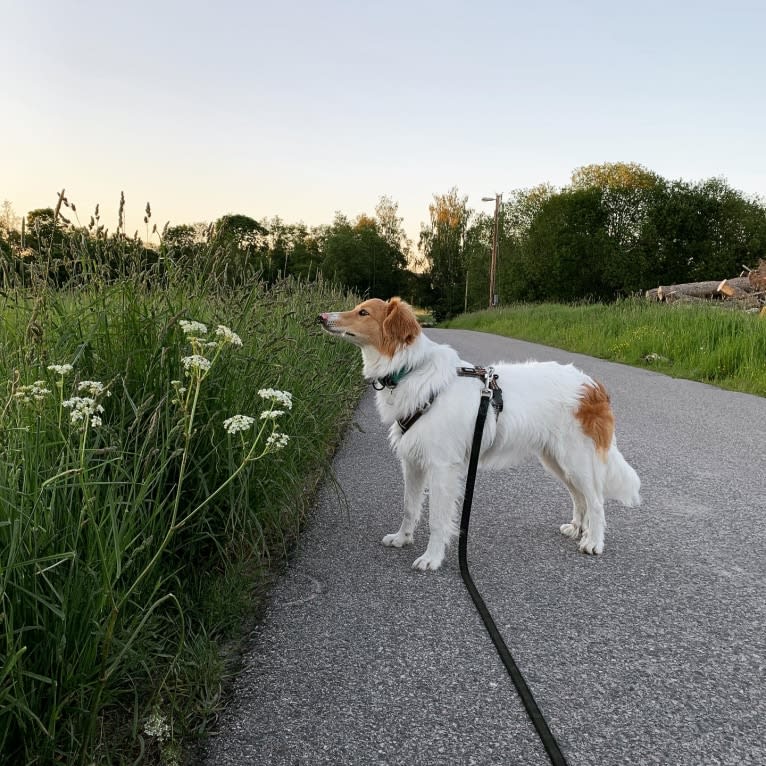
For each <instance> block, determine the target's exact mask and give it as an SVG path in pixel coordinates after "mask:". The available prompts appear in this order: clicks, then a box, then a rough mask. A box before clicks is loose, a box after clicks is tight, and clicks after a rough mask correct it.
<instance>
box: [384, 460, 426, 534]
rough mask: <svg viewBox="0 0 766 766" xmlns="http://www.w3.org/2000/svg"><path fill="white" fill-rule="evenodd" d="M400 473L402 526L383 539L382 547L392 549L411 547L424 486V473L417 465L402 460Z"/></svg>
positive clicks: (418, 519)
mask: <svg viewBox="0 0 766 766" xmlns="http://www.w3.org/2000/svg"><path fill="white" fill-rule="evenodd" d="M402 473H403V474H404V518H403V519H402V525H401V526H400V527H399V531H398V532H396V533H395V534H393V535H386V536H385V537H384V538H383V545H390V546H393V547H394V548H401V547H402V546H403V545H412V540H413V533H414V532H415V527H417V525H418V521H420V512H421V510H422V508H423V491H424V489H425V485H426V472H425V471H424V470H423V468H422V466H419V465H418V464H417V463H413V462H411V461H409V460H407V459H406V458H403V459H402Z"/></svg>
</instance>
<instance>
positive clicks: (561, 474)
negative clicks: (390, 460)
mask: <svg viewBox="0 0 766 766" xmlns="http://www.w3.org/2000/svg"><path fill="white" fill-rule="evenodd" d="M319 322H320V323H321V325H322V327H323V328H324V329H325V330H326V331H327V332H329V333H331V334H333V335H337V336H339V337H342V338H344V339H346V340H348V341H350V342H351V343H354V344H355V345H357V346H359V347H360V348H361V350H362V358H363V361H364V376H365V377H366V378H367V379H368V380H370V381H377V382H378V384H377V385H376V387H379V389H380V390H378V393H377V396H376V404H377V408H378V412H379V414H380V417H381V420H382V421H383V423H384V424H389V425H390V429H389V440H390V442H391V446H392V448H393V450H394V452H395V453H396V455H397V456H398V457H399V459H400V460H401V464H402V472H403V474H404V519H403V520H402V524H401V526H400V528H399V531H398V532H395V533H394V534H390V535H386V536H385V537H384V538H383V544H384V545H392V546H395V547H397V548H399V547H401V546H403V545H408V544H411V543H412V542H413V532H414V530H415V527H416V526H417V523H418V520H419V518H420V513H421V509H422V505H423V500H424V490H425V489H427V488H428V489H429V492H430V501H429V506H430V507H429V526H430V537H429V540H428V547H427V548H426V550H425V553H423V555H422V556H419V557H418V558H417V559H415V562H414V563H413V565H412V566H413V567H414V568H415V569H423V570H425V569H438V568H439V566H440V565H441V563H442V561H443V560H444V555H445V552H446V550H447V546H448V544H449V542H450V540H451V539H452V537H454V536H455V535H456V533H457V531H458V528H457V520H458V508H459V503H461V502H462V498H463V494H464V488H465V478H466V472H467V468H468V458H469V454H470V449H471V441H472V438H473V430H474V425H475V422H476V414H477V411H478V405H479V399H480V396H481V390H482V388H483V383H482V382H481V381H480V380H477V379H476V378H465V377H459V376H458V374H457V368H458V367H461V366H466V362H463V361H461V359H460V358H459V357H458V355H457V353H456V352H455V351H454V350H453V349H452V348H450V347H449V346H446V345H442V344H438V343H434V342H433V341H432V340H430V339H429V338H427V337H426V336H425V335H424V334H423V333H422V332H421V329H420V325H419V324H418V321H417V319H416V317H415V314H414V312H413V311H412V309H411V308H410V306H408V305H407V304H406V303H404V302H403V301H401V300H400V299H399V298H391V300H390V301H388V302H385V301H382V300H378V299H377V298H373V299H371V300H367V301H364V302H363V303H360V304H359V305H358V306H356V308H354V309H352V310H351V311H345V312H329V313H323V314H321V315H320V316H319ZM493 367H494V371H495V373H496V374H498V375H499V378H498V381H497V382H498V384H499V386H500V388H501V389H502V392H503V399H504V409H503V411H502V412H501V413H500V414H499V415H498V416H497V417H495V415H493V414H492V411H491V410H490V413H489V415H488V416H487V421H486V425H485V427H484V436H483V441H482V449H481V460H480V466H481V467H483V468H492V467H495V468H506V467H509V466H513V465H518V464H519V463H521V462H522V461H524V460H526V459H528V458H530V457H537V458H538V459H539V461H540V462H541V463H542V465H543V466H544V467H545V468H546V469H547V470H548V471H549V472H550V473H551V474H552V475H553V476H555V477H556V478H557V479H559V480H560V481H561V482H562V483H563V484H564V485H565V486H566V488H567V489H568V490H569V494H570V495H571V496H572V504H573V507H574V512H573V516H572V521H571V522H569V523H568V524H563V525H562V526H561V528H560V529H561V532H562V533H563V534H565V535H567V536H568V537H572V538H574V539H578V538H580V546H579V547H580V550H581V551H582V552H583V553H591V554H599V553H601V552H602V551H603V549H604V527H605V522H604V500H606V499H607V498H612V499H615V500H619V501H620V502H621V503H623V504H625V505H628V506H635V505H638V504H639V503H640V502H641V498H640V496H639V489H640V486H641V482H640V480H639V478H638V475H637V474H636V472H635V471H634V470H633V468H631V466H630V465H628V463H627V462H626V461H625V459H624V458H623V456H622V454H621V453H620V451H619V450H618V449H617V445H616V444H615V440H614V415H613V413H612V408H611V406H610V403H609V397H608V395H607V393H606V390H605V389H604V387H603V386H602V385H601V384H600V383H598V382H596V381H595V380H593V379H592V378H590V377H589V376H588V375H586V374H585V373H583V372H581V371H580V370H578V369H577V368H575V367H573V366H572V365H571V364H569V365H561V364H558V363H556V362H526V363H524V364H504V363H498V364H495V365H493ZM429 402H432V403H431V404H430V406H429V405H428V403H429ZM424 408H426V409H425V410H424ZM421 410H424V411H423V414H422V416H420V417H419V418H418V419H417V421H416V422H415V423H413V424H412V426H411V428H409V429H408V430H406V432H404V431H403V428H402V427H401V426H400V424H399V421H406V420H407V419H408V418H410V417H411V416H412V415H413V414H414V413H417V412H418V411H421Z"/></svg>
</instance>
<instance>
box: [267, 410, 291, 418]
mask: <svg viewBox="0 0 766 766" xmlns="http://www.w3.org/2000/svg"><path fill="white" fill-rule="evenodd" d="M284 414H285V411H284V410H266V412H262V413H261V420H276V419H277V418H278V417H279V416H280V415H284Z"/></svg>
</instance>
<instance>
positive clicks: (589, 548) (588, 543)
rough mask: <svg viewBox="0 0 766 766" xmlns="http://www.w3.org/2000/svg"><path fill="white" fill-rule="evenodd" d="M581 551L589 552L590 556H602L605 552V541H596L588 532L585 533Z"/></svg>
mask: <svg viewBox="0 0 766 766" xmlns="http://www.w3.org/2000/svg"><path fill="white" fill-rule="evenodd" d="M579 548H580V553H587V554H588V555H590V556H600V555H601V554H602V553H603V552H604V542H603V540H602V541H601V542H595V541H594V540H592V539H591V538H590V537H589V536H588V535H587V534H584V535H583V537H582V540H581V541H580V546H579Z"/></svg>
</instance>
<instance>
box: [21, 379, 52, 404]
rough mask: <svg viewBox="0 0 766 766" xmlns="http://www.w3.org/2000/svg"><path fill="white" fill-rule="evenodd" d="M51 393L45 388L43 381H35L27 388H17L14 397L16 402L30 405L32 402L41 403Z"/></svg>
mask: <svg viewBox="0 0 766 766" xmlns="http://www.w3.org/2000/svg"><path fill="white" fill-rule="evenodd" d="M50 392H51V390H50V389H49V388H45V381H44V380H36V381H35V382H34V383H31V384H30V385H28V386H19V388H18V390H17V391H16V393H14V396H15V397H16V400H17V401H19V402H22V403H23V404H31V403H32V402H41V401H43V399H45V397H46V396H47V395H48V394H49V393H50Z"/></svg>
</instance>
